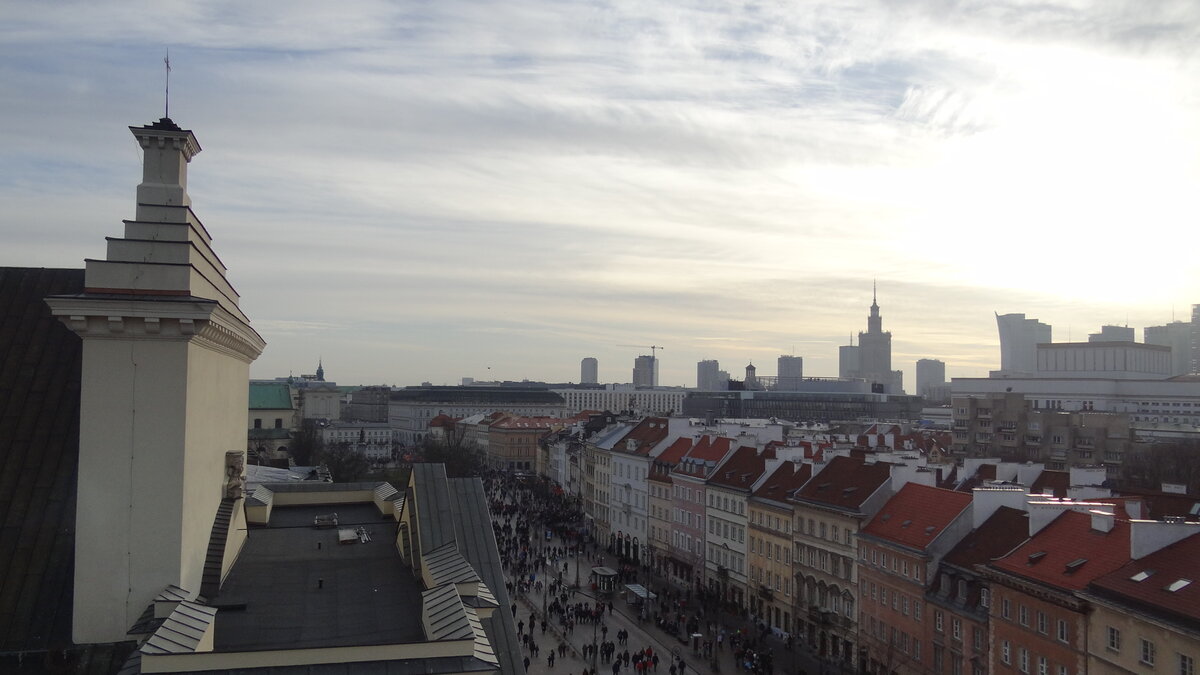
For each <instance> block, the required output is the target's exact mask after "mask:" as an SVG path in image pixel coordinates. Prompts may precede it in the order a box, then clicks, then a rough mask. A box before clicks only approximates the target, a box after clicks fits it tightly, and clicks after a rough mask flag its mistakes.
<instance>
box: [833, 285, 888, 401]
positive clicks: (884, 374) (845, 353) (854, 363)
mask: <svg viewBox="0 0 1200 675" xmlns="http://www.w3.org/2000/svg"><path fill="white" fill-rule="evenodd" d="M839 356H840V358H841V359H842V363H841V364H839V368H838V372H839V373H840V374H841V376H842V377H861V378H863V379H865V380H867V381H868V382H870V383H871V385H872V388H877V387H882V389H883V391H884V392H886V393H889V394H900V393H903V391H904V388H903V377H904V376H903V373H902V372H901V371H898V370H896V371H894V370H892V334H891V333H890V332H889V331H885V330H883V317H882V316H881V315H880V314H879V302H878V299H877V293H876V289H875V287H874V285H872V288H871V311H870V314H868V316H867V330H866V332H860V333H859V334H858V345H857V346H855V347H850V348H846V347H843V348H842V349H841V350H839Z"/></svg>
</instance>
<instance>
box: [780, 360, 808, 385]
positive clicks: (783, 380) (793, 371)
mask: <svg viewBox="0 0 1200 675" xmlns="http://www.w3.org/2000/svg"><path fill="white" fill-rule="evenodd" d="M775 372H776V373H777V375H776V376H775V389H776V391H799V390H800V385H801V383H802V381H803V380H804V357H802V356H790V355H787V354H781V355H780V356H779V365H778V367H777V370H776V371H775Z"/></svg>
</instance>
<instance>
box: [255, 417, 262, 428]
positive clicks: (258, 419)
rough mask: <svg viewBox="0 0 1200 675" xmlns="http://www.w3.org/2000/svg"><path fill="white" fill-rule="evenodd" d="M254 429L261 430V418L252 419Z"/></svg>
mask: <svg viewBox="0 0 1200 675" xmlns="http://www.w3.org/2000/svg"><path fill="white" fill-rule="evenodd" d="M254 428H255V429H261V428H262V418H261V417H255V418H254Z"/></svg>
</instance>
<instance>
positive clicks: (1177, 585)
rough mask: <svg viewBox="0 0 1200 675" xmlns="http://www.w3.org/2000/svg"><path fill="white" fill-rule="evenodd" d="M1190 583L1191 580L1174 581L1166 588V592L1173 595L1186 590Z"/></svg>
mask: <svg viewBox="0 0 1200 675" xmlns="http://www.w3.org/2000/svg"><path fill="white" fill-rule="evenodd" d="M1191 583H1192V580H1191V579H1176V580H1175V581H1172V582H1171V583H1170V584H1169V585H1168V586H1167V590H1168V591H1170V592H1172V593H1174V592H1176V591H1182V590H1183V589H1185V588H1187V587H1188V585H1189V584H1191Z"/></svg>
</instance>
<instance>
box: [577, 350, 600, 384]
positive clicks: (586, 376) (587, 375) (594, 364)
mask: <svg viewBox="0 0 1200 675" xmlns="http://www.w3.org/2000/svg"><path fill="white" fill-rule="evenodd" d="M599 369H600V364H599V362H598V361H596V359H595V358H594V357H591V356H589V357H587V358H585V359H584V360H582V361H580V362H579V383H580V384H597V383H599V382H600V379H599Z"/></svg>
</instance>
